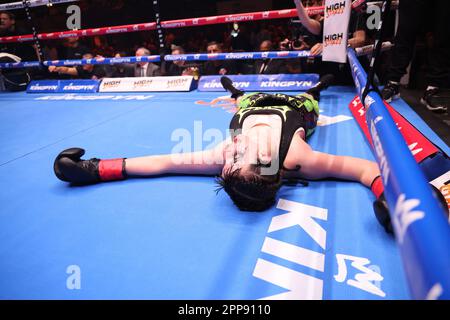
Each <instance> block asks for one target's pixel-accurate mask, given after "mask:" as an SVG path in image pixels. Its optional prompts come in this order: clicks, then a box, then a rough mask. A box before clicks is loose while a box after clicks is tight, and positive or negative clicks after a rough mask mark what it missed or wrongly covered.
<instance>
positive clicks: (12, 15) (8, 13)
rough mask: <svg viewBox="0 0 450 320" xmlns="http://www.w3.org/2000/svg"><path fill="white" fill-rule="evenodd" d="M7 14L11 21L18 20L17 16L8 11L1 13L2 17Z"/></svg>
mask: <svg viewBox="0 0 450 320" xmlns="http://www.w3.org/2000/svg"><path fill="white" fill-rule="evenodd" d="M2 14H6V15H7V16H8V18H9V19H10V20H16V16H15V15H14V13H11V12H8V11H0V15H2Z"/></svg>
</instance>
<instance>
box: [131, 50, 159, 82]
mask: <svg viewBox="0 0 450 320" xmlns="http://www.w3.org/2000/svg"><path fill="white" fill-rule="evenodd" d="M149 55H150V51H149V50H148V49H146V48H139V49H137V50H136V57H143V56H149ZM160 75H161V68H160V67H159V66H157V65H156V64H154V63H151V62H139V63H137V64H136V65H135V66H134V76H135V77H158V76H160Z"/></svg>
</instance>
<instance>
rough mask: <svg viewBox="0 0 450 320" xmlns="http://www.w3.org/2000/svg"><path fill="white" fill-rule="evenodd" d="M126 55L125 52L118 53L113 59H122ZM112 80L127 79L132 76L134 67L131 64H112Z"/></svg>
mask: <svg viewBox="0 0 450 320" xmlns="http://www.w3.org/2000/svg"><path fill="white" fill-rule="evenodd" d="M127 56H128V55H127V53H126V52H125V51H121V52H118V53H116V54H115V55H114V57H115V58H123V57H127ZM112 67H113V73H112V77H113V78H127V77H133V76H134V65H133V64H131V63H119V64H114V65H113V66H112Z"/></svg>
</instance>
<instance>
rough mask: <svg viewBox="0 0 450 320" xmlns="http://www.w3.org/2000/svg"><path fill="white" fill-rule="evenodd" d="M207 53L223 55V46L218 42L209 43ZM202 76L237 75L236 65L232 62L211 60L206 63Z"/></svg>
mask: <svg viewBox="0 0 450 320" xmlns="http://www.w3.org/2000/svg"><path fill="white" fill-rule="evenodd" d="M206 51H207V52H208V53H210V54H211V53H222V52H223V51H222V45H221V44H220V43H218V42H215V41H213V42H210V43H208V46H207V49H206ZM201 74H202V75H218V74H221V75H225V74H236V67H235V63H234V62H233V61H230V60H211V61H206V62H205V64H204V65H203V68H202V70H201Z"/></svg>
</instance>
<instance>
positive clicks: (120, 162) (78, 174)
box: [53, 148, 126, 185]
mask: <svg viewBox="0 0 450 320" xmlns="http://www.w3.org/2000/svg"><path fill="white" fill-rule="evenodd" d="M84 153H85V151H84V149H81V148H70V149H66V150H64V151H62V152H61V153H60V154H59V155H58V156H57V157H56V159H55V162H54V165H53V170H54V171H55V175H56V176H57V177H58V179H60V180H62V181H66V182H71V183H73V184H77V185H85V184H93V183H97V182H103V181H113V180H122V179H125V178H126V172H125V158H120V159H110V160H100V159H97V158H92V159H89V160H83V159H81V157H82V156H83V155H84Z"/></svg>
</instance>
